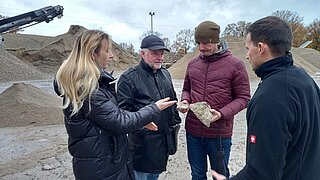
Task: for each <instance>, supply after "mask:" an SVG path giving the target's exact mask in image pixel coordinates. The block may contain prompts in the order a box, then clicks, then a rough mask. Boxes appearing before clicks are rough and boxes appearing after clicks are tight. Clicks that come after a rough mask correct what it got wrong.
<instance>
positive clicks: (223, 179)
mask: <svg viewBox="0 0 320 180" xmlns="http://www.w3.org/2000/svg"><path fill="white" fill-rule="evenodd" d="M211 175H212V177H213V178H215V179H216V180H227V178H226V177H225V176H224V175H222V174H219V173H217V172H216V171H215V170H212V169H211Z"/></svg>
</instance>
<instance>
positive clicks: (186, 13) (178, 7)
mask: <svg viewBox="0 0 320 180" xmlns="http://www.w3.org/2000/svg"><path fill="white" fill-rule="evenodd" d="M56 5H61V6H63V7H64V13H63V16H62V18H61V19H58V18H55V19H54V20H53V21H51V22H50V23H40V24H37V25H35V26H32V27H28V28H26V29H25V31H24V32H23V33H25V34H37V35H46V36H56V35H59V34H63V33H65V32H67V31H68V29H69V27H70V25H81V26H84V27H85V28H87V29H100V30H103V31H105V32H107V33H109V34H110V35H111V36H112V39H113V40H114V41H115V42H116V43H118V44H119V43H121V42H125V43H132V44H133V45H134V47H135V50H138V49H139V45H140V40H139V37H140V36H141V35H142V34H143V33H144V32H146V31H149V30H150V29H151V16H150V15H149V12H155V15H154V16H152V17H153V30H154V31H157V32H160V33H161V34H162V38H164V37H167V38H169V39H170V42H171V43H172V42H173V41H174V40H175V36H176V35H177V34H178V33H179V32H180V31H181V30H183V29H194V28H195V27H196V26H197V25H198V24H199V23H200V22H202V21H204V20H211V21H214V22H216V23H217V24H219V25H220V26H221V33H222V32H223V30H224V29H225V27H226V25H227V24H231V23H237V22H238V21H247V22H253V21H255V20H257V19H259V18H262V17H264V16H268V15H270V14H271V13H272V12H275V11H277V10H289V11H293V12H297V13H298V14H299V16H300V17H303V18H304V21H303V22H304V24H305V25H309V24H310V23H311V22H312V21H313V20H314V19H316V18H317V19H320V10H319V9H320V1H319V0H299V1H298V0H266V1H259V0H1V2H0V15H4V16H9V17H12V16H16V15H19V14H23V13H27V12H30V11H34V10H37V9H40V8H43V7H46V6H56Z"/></svg>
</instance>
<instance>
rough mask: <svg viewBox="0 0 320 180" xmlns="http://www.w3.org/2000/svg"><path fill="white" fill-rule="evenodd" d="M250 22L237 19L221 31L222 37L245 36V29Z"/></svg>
mask: <svg viewBox="0 0 320 180" xmlns="http://www.w3.org/2000/svg"><path fill="white" fill-rule="evenodd" d="M250 24H251V23H250V22H246V21H238V22H237V24H235V23H232V24H228V25H227V27H226V28H225V29H224V31H223V33H222V37H225V36H238V37H245V36H246V35H247V30H248V28H249V26H250Z"/></svg>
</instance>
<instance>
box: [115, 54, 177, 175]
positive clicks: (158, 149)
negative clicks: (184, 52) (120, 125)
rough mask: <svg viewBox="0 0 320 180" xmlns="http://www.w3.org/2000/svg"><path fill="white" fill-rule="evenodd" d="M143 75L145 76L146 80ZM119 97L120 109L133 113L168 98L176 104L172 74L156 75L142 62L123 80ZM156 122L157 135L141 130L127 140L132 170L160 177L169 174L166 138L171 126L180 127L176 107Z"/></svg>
mask: <svg viewBox="0 0 320 180" xmlns="http://www.w3.org/2000/svg"><path fill="white" fill-rule="evenodd" d="M139 68H140V73H139ZM141 73H144V74H145V76H144V78H142V77H141ZM146 81H147V82H146ZM147 86H149V88H150V89H149V90H150V91H151V94H150V93H149V91H148V88H147ZM117 97H118V103H119V107H121V108H124V109H126V110H129V111H133V112H135V111H137V110H139V109H140V108H142V107H144V106H145V105H146V104H149V103H152V102H154V101H156V100H159V99H162V98H165V97H170V99H171V100H177V97H176V93H175V91H174V88H173V85H172V80H171V77H170V74H169V72H168V71H167V70H166V69H163V68H161V69H159V70H157V72H155V73H153V71H152V69H151V68H150V67H149V66H148V65H147V64H146V63H145V62H144V61H143V60H141V62H140V64H139V65H137V66H136V67H134V68H130V69H129V70H127V71H126V72H124V73H123V74H122V75H121V76H120V79H119V81H118V88H117ZM153 122H154V123H155V124H156V125H157V126H158V131H149V130H147V129H140V130H139V131H136V132H134V133H130V134H129V136H128V139H129V146H130V150H131V152H132V153H133V166H134V169H135V170H137V171H141V172H148V173H159V172H162V171H165V170H166V165H167V160H168V153H167V148H166V144H165V140H164V137H165V134H166V133H168V132H167V128H168V126H174V125H176V124H179V123H181V119H180V117H179V113H178V111H177V110H176V106H171V107H169V108H167V109H165V110H163V111H161V115H160V117H159V118H155V119H153Z"/></svg>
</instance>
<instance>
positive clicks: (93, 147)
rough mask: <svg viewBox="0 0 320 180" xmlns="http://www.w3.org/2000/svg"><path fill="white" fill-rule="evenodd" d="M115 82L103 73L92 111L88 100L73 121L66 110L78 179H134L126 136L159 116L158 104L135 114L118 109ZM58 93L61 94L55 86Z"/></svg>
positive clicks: (69, 108) (92, 101)
mask: <svg viewBox="0 0 320 180" xmlns="http://www.w3.org/2000/svg"><path fill="white" fill-rule="evenodd" d="M113 80H114V79H113V78H112V76H111V75H110V74H108V73H106V72H105V71H102V72H101V78H100V79H99V88H98V89H97V90H96V91H95V92H94V93H93V95H92V97H91V101H90V104H91V111H89V104H88V103H89V101H88V100H86V101H85V102H84V105H83V107H82V108H81V109H80V111H79V112H78V113H77V114H76V115H74V116H72V117H70V114H71V110H72V109H71V108H72V107H71V106H69V107H68V108H67V109H65V110H64V115H65V126H66V129H67V133H68V135H69V141H68V148H69V152H70V154H71V155H72V156H73V159H72V163H73V171H74V175H75V177H76V179H90V180H94V179H97V180H102V179H104V180H107V179H110V180H111V179H112V180H117V179H119V180H123V179H134V176H133V168H132V164H131V163H130V162H129V160H128V159H129V155H128V154H129V153H128V145H127V143H128V141H127V135H126V133H129V132H133V131H135V130H137V129H138V128H139V127H142V126H144V125H146V124H148V123H150V122H151V121H152V119H154V118H156V117H157V116H159V114H160V110H159V109H158V108H157V107H156V105H155V104H151V105H148V106H146V107H144V108H142V109H141V110H140V111H138V112H136V113H132V112H128V111H124V110H121V109H119V108H118V106H117V101H116V99H115V96H114V89H115V88H114V84H110V82H111V81H113ZM55 90H56V92H57V93H58V94H59V90H58V87H57V85H56V83H55Z"/></svg>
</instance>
